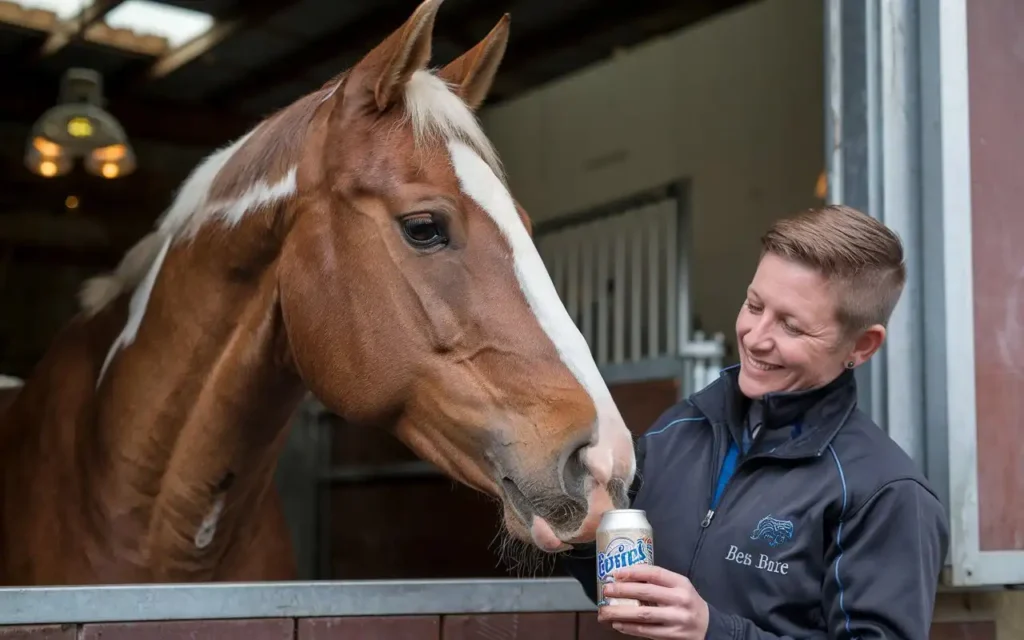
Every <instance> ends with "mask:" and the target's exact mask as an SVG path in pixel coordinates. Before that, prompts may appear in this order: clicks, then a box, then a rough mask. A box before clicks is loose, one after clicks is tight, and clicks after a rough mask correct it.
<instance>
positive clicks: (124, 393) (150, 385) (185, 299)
mask: <svg viewBox="0 0 1024 640" xmlns="http://www.w3.org/2000/svg"><path fill="white" fill-rule="evenodd" d="M252 259H254V258H252V257H251V256H243V257H241V258H240V256H239V255H238V254H237V253H234V254H233V253H232V251H231V250H225V248H224V247H217V246H211V242H209V241H208V240H206V239H204V238H202V237H199V238H197V239H196V240H194V241H192V242H189V243H183V244H179V245H175V246H174V248H173V249H172V250H171V251H170V252H169V253H168V254H167V256H166V259H165V260H164V261H163V263H162V264H156V265H154V269H158V270H159V273H158V276H159V277H158V278H157V279H156V281H155V286H154V287H153V289H152V291H151V293H150V294H149V295H148V300H145V302H146V304H145V311H144V314H143V316H142V318H141V322H138V330H137V333H136V335H135V337H134V340H133V341H132V342H131V343H130V344H129V345H127V346H126V347H124V348H120V349H118V348H117V344H116V343H115V346H114V347H113V349H114V350H115V353H114V355H113V356H112V358H111V360H110V365H109V369H108V370H107V371H106V373H105V377H104V378H103V379H102V380H101V384H100V386H99V388H98V399H97V409H98V416H97V417H98V427H99V431H98V435H99V438H98V441H97V445H98V446H97V451H96V452H95V453H97V454H98V455H99V456H100V458H101V462H100V463H99V464H98V465H97V469H99V470H102V471H101V473H102V476H100V480H99V482H100V486H99V487H97V490H98V491H97V496H98V497H99V499H100V501H101V503H102V505H101V506H102V511H103V512H104V513H105V515H106V516H107V519H108V522H107V525H108V526H107V527H105V528H106V529H107V532H106V534H107V535H109V536H112V537H114V538H115V539H116V538H121V541H122V543H123V546H124V547H125V548H126V551H128V553H131V551H134V552H136V553H137V554H138V556H137V558H136V563H138V564H141V565H143V566H145V567H147V569H148V571H149V572H150V573H151V575H152V577H153V578H154V579H163V580H193V579H199V578H210V577H212V575H213V573H214V571H215V569H216V565H217V561H218V559H219V558H220V557H222V556H223V555H224V552H225V550H226V549H227V548H228V547H229V546H230V545H231V544H232V543H238V542H239V540H238V534H239V532H240V531H244V530H245V529H246V528H245V524H244V520H245V519H246V518H247V517H251V514H253V513H254V512H256V511H257V509H256V507H257V506H258V505H259V504H260V501H261V500H263V499H264V498H265V496H266V495H267V491H268V490H269V489H270V486H271V483H272V478H273V472H274V468H275V465H276V462H277V458H278V455H279V453H280V451H281V449H282V446H283V443H284V439H285V437H286V429H285V428H284V427H285V426H286V425H287V422H288V419H289V417H290V416H291V414H292V413H293V411H294V410H295V408H296V407H297V405H298V403H299V402H300V401H301V398H302V396H303V394H304V388H303V386H302V384H301V381H300V380H299V378H298V377H297V375H295V373H294V372H293V371H292V370H291V368H290V367H288V366H286V364H285V362H286V358H284V357H282V355H283V354H284V353H285V348H284V346H283V345H284V343H285V340H284V332H283V326H282V320H281V316H280V312H279V305H278V304H277V283H276V279H275V277H274V273H273V264H272V263H270V264H252ZM239 260H241V263H240V262H239ZM140 291H141V293H140V292H136V296H139V295H143V294H144V293H145V292H144V291H142V290H140ZM130 325H131V319H130V318H129V320H128V322H127V326H130ZM125 514H127V515H125ZM126 518H127V519H128V520H129V521H128V522H124V520H125V519H126ZM122 523H123V524H122ZM140 534H141V535H140ZM129 539H130V540H129ZM131 547H134V549H131Z"/></svg>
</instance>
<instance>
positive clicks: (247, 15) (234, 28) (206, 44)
mask: <svg viewBox="0 0 1024 640" xmlns="http://www.w3.org/2000/svg"><path fill="white" fill-rule="evenodd" d="M297 2H298V0H250V1H249V2H242V3H239V4H238V5H236V6H235V7H234V8H233V11H232V12H231V14H229V15H227V16H225V17H224V18H223V19H218V20H217V21H216V23H214V25H213V27H211V28H210V30H209V31H207V32H205V33H203V34H201V35H199V36H198V37H196V38H194V39H192V40H190V41H188V42H186V43H185V44H183V45H181V46H180V47H178V48H176V49H174V50H172V51H169V52H167V53H166V54H165V55H163V56H162V57H160V59H158V60H157V61H156V62H154V63H153V65H152V66H151V67H149V69H148V70H147V72H146V74H145V76H146V78H148V79H154V80H155V79H159V78H163V77H166V76H168V75H170V74H172V73H174V72H175V71H177V70H178V69H180V68H181V67H183V66H185V65H187V64H189V63H191V62H192V61H194V60H196V59H198V58H201V57H202V56H204V55H206V54H207V53H209V52H210V51H212V50H213V49H214V48H215V47H217V46H218V45H220V44H221V43H223V42H224V41H225V40H227V39H228V38H231V37H232V36H234V35H236V34H238V33H241V32H243V31H248V30H250V29H256V28H259V27H261V26H262V25H263V24H265V23H266V22H267V21H269V20H270V19H271V18H272V17H273V16H274V15H276V14H277V13H279V12H281V11H284V10H285V9H287V8H288V7H290V6H292V5H294V4H296V3H297Z"/></svg>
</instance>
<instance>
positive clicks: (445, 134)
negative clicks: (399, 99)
mask: <svg viewBox="0 0 1024 640" xmlns="http://www.w3.org/2000/svg"><path fill="white" fill-rule="evenodd" d="M405 110H406V113H407V115H408V118H409V121H410V124H411V125H412V131H413V138H414V140H415V142H416V143H417V144H424V143H426V142H427V141H428V140H431V139H436V140H440V142H441V143H442V144H447V143H448V141H450V140H460V141H462V142H463V143H465V144H466V145H468V146H469V147H470V148H472V149H473V150H474V151H476V152H477V153H478V154H479V155H480V157H481V158H482V159H483V160H484V162H485V163H487V166H488V167H490V168H491V171H493V172H494V174H495V175H496V176H497V177H498V178H499V180H501V181H502V183H504V182H505V172H504V169H503V167H502V164H501V160H500V159H499V158H498V153H497V151H496V150H495V148H494V145H493V144H492V143H491V141H490V139H489V138H488V137H487V134H486V133H484V130H483V127H481V126H480V123H479V121H478V120H477V118H476V115H475V114H474V113H473V111H472V110H471V109H470V108H469V107H468V106H467V105H466V103H465V102H464V101H463V100H462V98H460V97H459V96H458V95H457V94H456V93H455V92H454V91H453V90H452V89H451V87H450V86H449V85H448V83H447V82H445V81H444V80H443V79H442V78H440V77H438V76H437V75H435V74H434V73H432V72H430V71H426V70H420V71H416V72H415V73H413V74H412V77H411V78H410V79H409V82H408V83H407V84H406V86H405Z"/></svg>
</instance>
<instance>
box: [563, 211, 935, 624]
mask: <svg viewBox="0 0 1024 640" xmlns="http://www.w3.org/2000/svg"><path fill="white" fill-rule="evenodd" d="M904 280H905V267H904V263H903V250H902V246H901V244H900V241H899V239H898V238H897V237H896V235H895V234H893V233H892V232H891V231H890V230H889V229H888V228H886V227H885V226H884V225H882V224H881V223H879V222H878V221H877V220H875V219H873V218H871V217H869V216H867V215H864V214H862V213H860V212H858V211H855V210H852V209H849V208H847V207H825V208H823V209H819V210H813V211H809V212H805V213H803V214H800V215H798V216H795V217H793V218H790V219H786V220H782V221H779V222H778V223H776V224H775V225H774V226H773V227H772V228H771V230H770V231H769V232H768V233H767V234H766V235H765V236H764V237H763V238H762V254H761V259H760V262H759V264H758V267H757V270H756V273H755V274H754V278H753V280H752V282H751V283H750V286H749V287H748V289H747V294H746V300H745V301H744V303H743V305H742V307H741V309H740V312H739V315H738V317H737V318H736V339H737V346H738V351H739V356H740V358H739V359H740V364H739V365H737V366H735V367H732V368H729V369H726V370H725V371H723V372H722V375H721V376H720V378H719V379H718V380H717V381H715V382H714V383H713V384H711V385H709V386H708V387H706V388H705V389H703V390H701V391H699V392H697V393H695V394H694V395H692V396H691V397H690V398H688V399H687V400H685V401H683V402H680V403H679V404H678V405H676V406H674V407H672V408H671V409H669V410H668V411H667V412H665V414H664V415H663V416H662V417H661V418H660V419H659V420H658V421H657V422H656V423H655V424H654V425H653V426H652V427H651V428H650V430H648V431H647V433H646V434H645V435H644V436H643V437H642V438H640V439H639V441H638V443H637V455H638V461H637V462H638V467H637V468H638V480H637V482H636V484H635V485H634V487H633V491H632V495H633V507H634V508H637V509H643V510H645V511H646V512H647V518H648V520H650V522H651V525H652V527H653V529H654V540H655V545H654V549H655V551H654V559H655V562H656V564H657V566H655V567H652V566H634V567H630V568H627V569H622V570H619V571H617V572H615V574H614V582H613V583H611V584H608V585H606V586H605V587H604V595H605V596H606V597H615V598H633V599H637V600H640V601H641V602H642V603H644V604H643V605H642V606H629V605H603V603H599V605H602V606H600V607H599V613H598V618H599V620H601V621H602V622H605V623H607V624H610V625H611V626H612V627H614V628H615V629H617V630H619V631H621V632H623V633H625V634H628V635H633V636H639V637H645V638H687V639H702V638H708V640H717V639H719V638H722V639H741V638H742V639H751V640H753V639H764V640H767V639H769V638H844V639H845V638H861V639H864V640H868V639H874V638H886V639H888V640H895V639H897V638H914V639H918V638H919V639H921V640H925V639H926V638H927V637H928V632H929V627H930V624H931V616H932V607H933V604H934V598H935V591H936V588H937V584H938V576H939V571H940V569H941V567H942V564H943V561H944V559H945V556H946V550H947V546H948V537H949V525H948V523H947V521H946V514H945V510H944V508H943V506H942V504H941V503H940V502H939V500H938V498H937V497H936V496H935V494H934V492H933V491H932V490H931V489H930V488H929V486H928V483H927V481H926V480H925V479H924V478H923V477H922V475H921V474H920V472H919V471H918V469H917V467H916V466H915V464H914V463H913V462H912V461H911V460H910V458H909V457H908V456H907V455H905V454H904V452H903V451H902V449H900V448H899V447H898V446H897V445H896V444H895V443H894V442H893V441H892V440H890V439H889V438H888V436H887V435H886V434H885V433H884V432H883V431H882V430H881V429H879V428H878V427H877V426H876V425H875V424H874V423H873V422H872V421H871V419H870V418H869V417H868V416H867V415H866V414H864V413H863V412H862V411H861V410H860V409H859V408H858V407H857V391H856V386H855V382H854V374H853V370H854V369H855V368H856V367H857V366H858V365H860V364H863V363H864V362H866V361H867V360H868V359H869V358H871V357H872V355H874V354H875V352H876V351H877V350H878V348H879V347H880V346H881V345H882V342H883V340H884V338H885V325H886V322H887V321H888V319H889V316H890V314H891V313H892V310H893V307H894V306H895V305H896V302H897V300H898V299H899V296H900V293H901V291H902V289H903V284H904ZM564 560H565V562H566V565H567V568H568V569H569V571H570V572H571V573H572V574H573V575H575V576H576V577H577V578H578V579H579V580H580V581H581V583H582V584H583V586H584V589H585V590H586V591H587V593H588V595H590V597H591V598H592V599H596V596H595V582H596V578H595V568H594V564H595V563H594V550H593V548H591V549H589V550H576V551H573V552H572V553H570V554H569V555H568V556H566V558H565V559H564Z"/></svg>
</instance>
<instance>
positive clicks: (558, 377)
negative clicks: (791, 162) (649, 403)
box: [279, 0, 635, 551]
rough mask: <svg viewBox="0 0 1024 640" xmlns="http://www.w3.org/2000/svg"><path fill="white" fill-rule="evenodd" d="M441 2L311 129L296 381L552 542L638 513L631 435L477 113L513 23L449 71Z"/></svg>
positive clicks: (579, 537) (295, 246)
mask: <svg viewBox="0 0 1024 640" xmlns="http://www.w3.org/2000/svg"><path fill="white" fill-rule="evenodd" d="M440 4H441V0H426V1H425V2H423V3H422V4H421V5H420V6H419V7H418V8H417V9H416V10H415V11H414V12H413V14H412V15H411V17H410V18H409V19H408V20H407V21H406V23H405V24H404V25H402V26H401V27H400V28H399V29H398V30H396V31H395V32H394V33H393V34H391V35H390V36H389V37H388V38H387V39H386V40H384V41H383V42H382V43H381V44H380V45H378V46H377V47H376V48H375V49H373V50H372V51H371V52H370V53H369V54H368V55H366V56H365V57H364V58H363V59H362V60H361V61H359V62H358V63H357V64H356V65H355V66H354V67H352V68H351V69H350V70H349V71H347V72H346V73H345V74H343V76H341V77H340V79H339V80H338V81H337V84H336V86H334V88H333V90H332V91H331V92H330V93H329V95H327V96H326V97H325V98H323V101H324V103H323V105H322V106H321V108H320V110H319V112H318V115H317V116H315V117H314V118H313V120H312V122H311V124H310V131H309V134H308V140H307V151H306V153H305V155H304V157H303V159H302V163H301V165H300V167H299V170H298V173H297V178H296V179H297V183H298V192H299V193H300V194H302V195H301V197H300V198H299V200H298V204H297V207H296V209H295V212H294V218H293V220H292V222H291V226H290V229H289V231H288V232H287V237H286V238H285V241H284V246H283V250H282V253H281V258H280V266H279V274H280V275H279V277H280V291H281V311H282V315H283V319H284V323H285V325H286V327H287V337H288V342H289V344H290V347H291V351H292V357H293V358H294V363H295V366H296V368H297V370H298V371H299V372H300V374H301V376H302V379H303V380H304V381H305V383H306V384H307V385H308V387H309V389H310V390H311V391H312V392H313V393H314V394H315V395H316V396H317V397H318V398H319V399H320V400H321V401H322V402H323V403H324V404H325V405H326V406H327V407H328V408H329V409H331V410H332V411H334V412H337V413H338V414H339V415H340V416H342V417H343V418H344V419H345V420H346V421H347V422H349V423H350V424H355V425H365V426H368V427H369V426H376V425H393V429H394V433H395V435H396V436H397V437H399V438H400V439H401V440H402V441H403V442H404V443H406V444H407V445H408V446H409V447H410V448H411V449H413V450H414V451H415V452H416V453H417V454H418V455H420V456H421V457H422V458H424V459H426V460H429V461H431V462H433V463H435V464H436V465H438V466H439V467H440V468H441V469H442V470H443V471H444V472H446V473H447V474H449V475H450V476H451V477H453V478H455V479H457V480H459V481H461V482H464V483H465V484H467V485H469V486H471V487H474V488H476V489H478V490H480V491H483V492H485V493H487V494H490V495H492V496H494V497H496V498H498V499H500V500H501V502H502V504H503V511H504V522H505V524H506V526H507V528H508V529H509V531H510V532H511V533H512V534H513V535H514V536H515V537H517V538H519V539H521V540H523V541H528V542H529V541H532V542H533V543H534V544H535V545H536V546H537V547H539V548H541V549H543V550H546V551H556V550H559V549H563V548H566V543H571V542H573V541H583V540H590V539H592V538H593V535H594V532H595V529H596V526H597V521H598V519H599V517H600V514H601V513H602V512H603V511H604V510H606V509H607V508H610V507H612V506H615V505H617V506H620V507H621V506H623V505H624V503H625V501H626V487H627V485H628V484H629V483H630V482H631V480H632V477H633V474H634V471H635V460H634V455H633V448H632V438H631V436H630V433H629V431H628V430H627V428H626V426H625V424H624V422H623V420H622V418H621V416H620V414H619V412H618V410H617V409H616V406H615V405H614V403H613V401H612V398H611V396H610V394H609V391H608V388H607V387H606V385H605V383H604V381H603V379H602V377H601V375H600V373H599V371H598V368H597V366H596V364H595V362H594V360H593V358H592V356H591V352H590V349H589V347H588V345H587V343H586V342H585V340H584V338H583V336H582V335H581V333H580V332H579V330H578V329H577V327H576V326H575V325H574V323H573V322H572V320H571V318H570V317H569V315H568V313H567V312H566V310H565V307H564V305H563V303H562V302H561V300H560V299H559V297H558V295H557V292H556V290H555V288H554V285H553V283H552V281H551V279H550V277H549V275H548V273H547V271H546V269H545V266H544V264H543V263H542V261H541V258H540V256H539V254H538V252H537V250H536V248H535V246H534V244H533V241H532V237H531V230H530V222H529V218H528V216H527V214H526V212H525V211H524V210H523V208H522V207H521V206H520V205H519V204H518V203H517V202H516V200H515V199H514V198H513V197H512V195H511V194H510V192H509V188H508V185H507V182H506V181H505V179H504V176H503V174H502V169H501V166H500V164H499V161H498V158H497V154H496V153H495V151H494V149H493V148H492V146H491V144H490V142H489V141H488V139H487V137H486V136H485V134H484V132H483V131H482V129H481V128H480V126H479V125H478V123H477V121H476V116H475V114H474V111H475V110H476V109H477V108H478V106H479V105H480V104H481V103H482V102H483V100H484V99H485V97H486V94H487V92H488V89H489V88H490V86H491V83H492V81H493V78H494V76H495V73H496V71H497V69H498V66H499V64H500V62H501V59H502V56H503V55H504V52H505V48H506V42H507V38H508V30H509V26H508V25H509V23H508V16H507V15H506V16H504V17H502V19H501V20H500V21H499V22H498V24H497V26H495V27H494V29H493V30H491V32H490V33H489V34H488V35H487V36H486V37H485V38H484V39H483V40H482V41H481V42H480V43H479V44H477V45H476V46H475V47H473V48H472V49H471V50H469V51H468V52H466V53H465V54H464V55H462V56H461V57H459V58H458V59H456V60H454V61H453V62H451V63H449V64H448V65H446V66H444V67H443V68H441V69H439V70H436V71H432V70H428V68H427V64H428V61H429V57H430V51H431V38H432V29H433V24H434V18H435V16H436V14H437V11H438V7H439V6H440Z"/></svg>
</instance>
